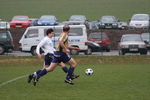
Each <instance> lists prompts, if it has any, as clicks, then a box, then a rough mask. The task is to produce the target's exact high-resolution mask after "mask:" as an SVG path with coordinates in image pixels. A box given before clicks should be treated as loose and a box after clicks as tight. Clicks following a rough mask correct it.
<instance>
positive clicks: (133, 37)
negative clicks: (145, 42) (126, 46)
mask: <svg viewBox="0 0 150 100" xmlns="http://www.w3.org/2000/svg"><path fill="white" fill-rule="evenodd" d="M121 41H123V42H126V41H142V38H141V36H140V35H126V36H123V38H122V40H121Z"/></svg>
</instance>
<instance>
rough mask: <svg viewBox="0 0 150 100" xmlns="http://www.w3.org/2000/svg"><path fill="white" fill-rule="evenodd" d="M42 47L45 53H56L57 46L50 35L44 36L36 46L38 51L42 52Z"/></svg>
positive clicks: (38, 52)
mask: <svg viewBox="0 0 150 100" xmlns="http://www.w3.org/2000/svg"><path fill="white" fill-rule="evenodd" d="M40 48H42V50H43V51H44V55H46V54H48V53H52V54H54V51H56V50H55V48H54V45H53V42H52V39H51V38H49V37H47V36H46V37H44V39H42V40H41V42H40V43H39V44H38V45H37V47H36V53H37V54H40Z"/></svg>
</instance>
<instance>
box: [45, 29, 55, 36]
mask: <svg viewBox="0 0 150 100" xmlns="http://www.w3.org/2000/svg"><path fill="white" fill-rule="evenodd" d="M53 32H54V31H53V29H52V28H49V29H48V30H47V31H46V35H47V36H49V37H52V36H53V34H54V33H53Z"/></svg>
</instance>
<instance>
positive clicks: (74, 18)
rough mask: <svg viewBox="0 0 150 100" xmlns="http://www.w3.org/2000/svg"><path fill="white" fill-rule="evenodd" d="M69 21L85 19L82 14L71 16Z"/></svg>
mask: <svg viewBox="0 0 150 100" xmlns="http://www.w3.org/2000/svg"><path fill="white" fill-rule="evenodd" d="M69 21H85V18H84V17H83V16H71V18H70V19H69Z"/></svg>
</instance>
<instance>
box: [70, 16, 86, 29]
mask: <svg viewBox="0 0 150 100" xmlns="http://www.w3.org/2000/svg"><path fill="white" fill-rule="evenodd" d="M68 23H69V24H72V25H80V24H84V25H85V26H86V27H87V28H89V24H88V19H87V18H86V17H85V16H84V15H72V16H70V18H69V20H68Z"/></svg>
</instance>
